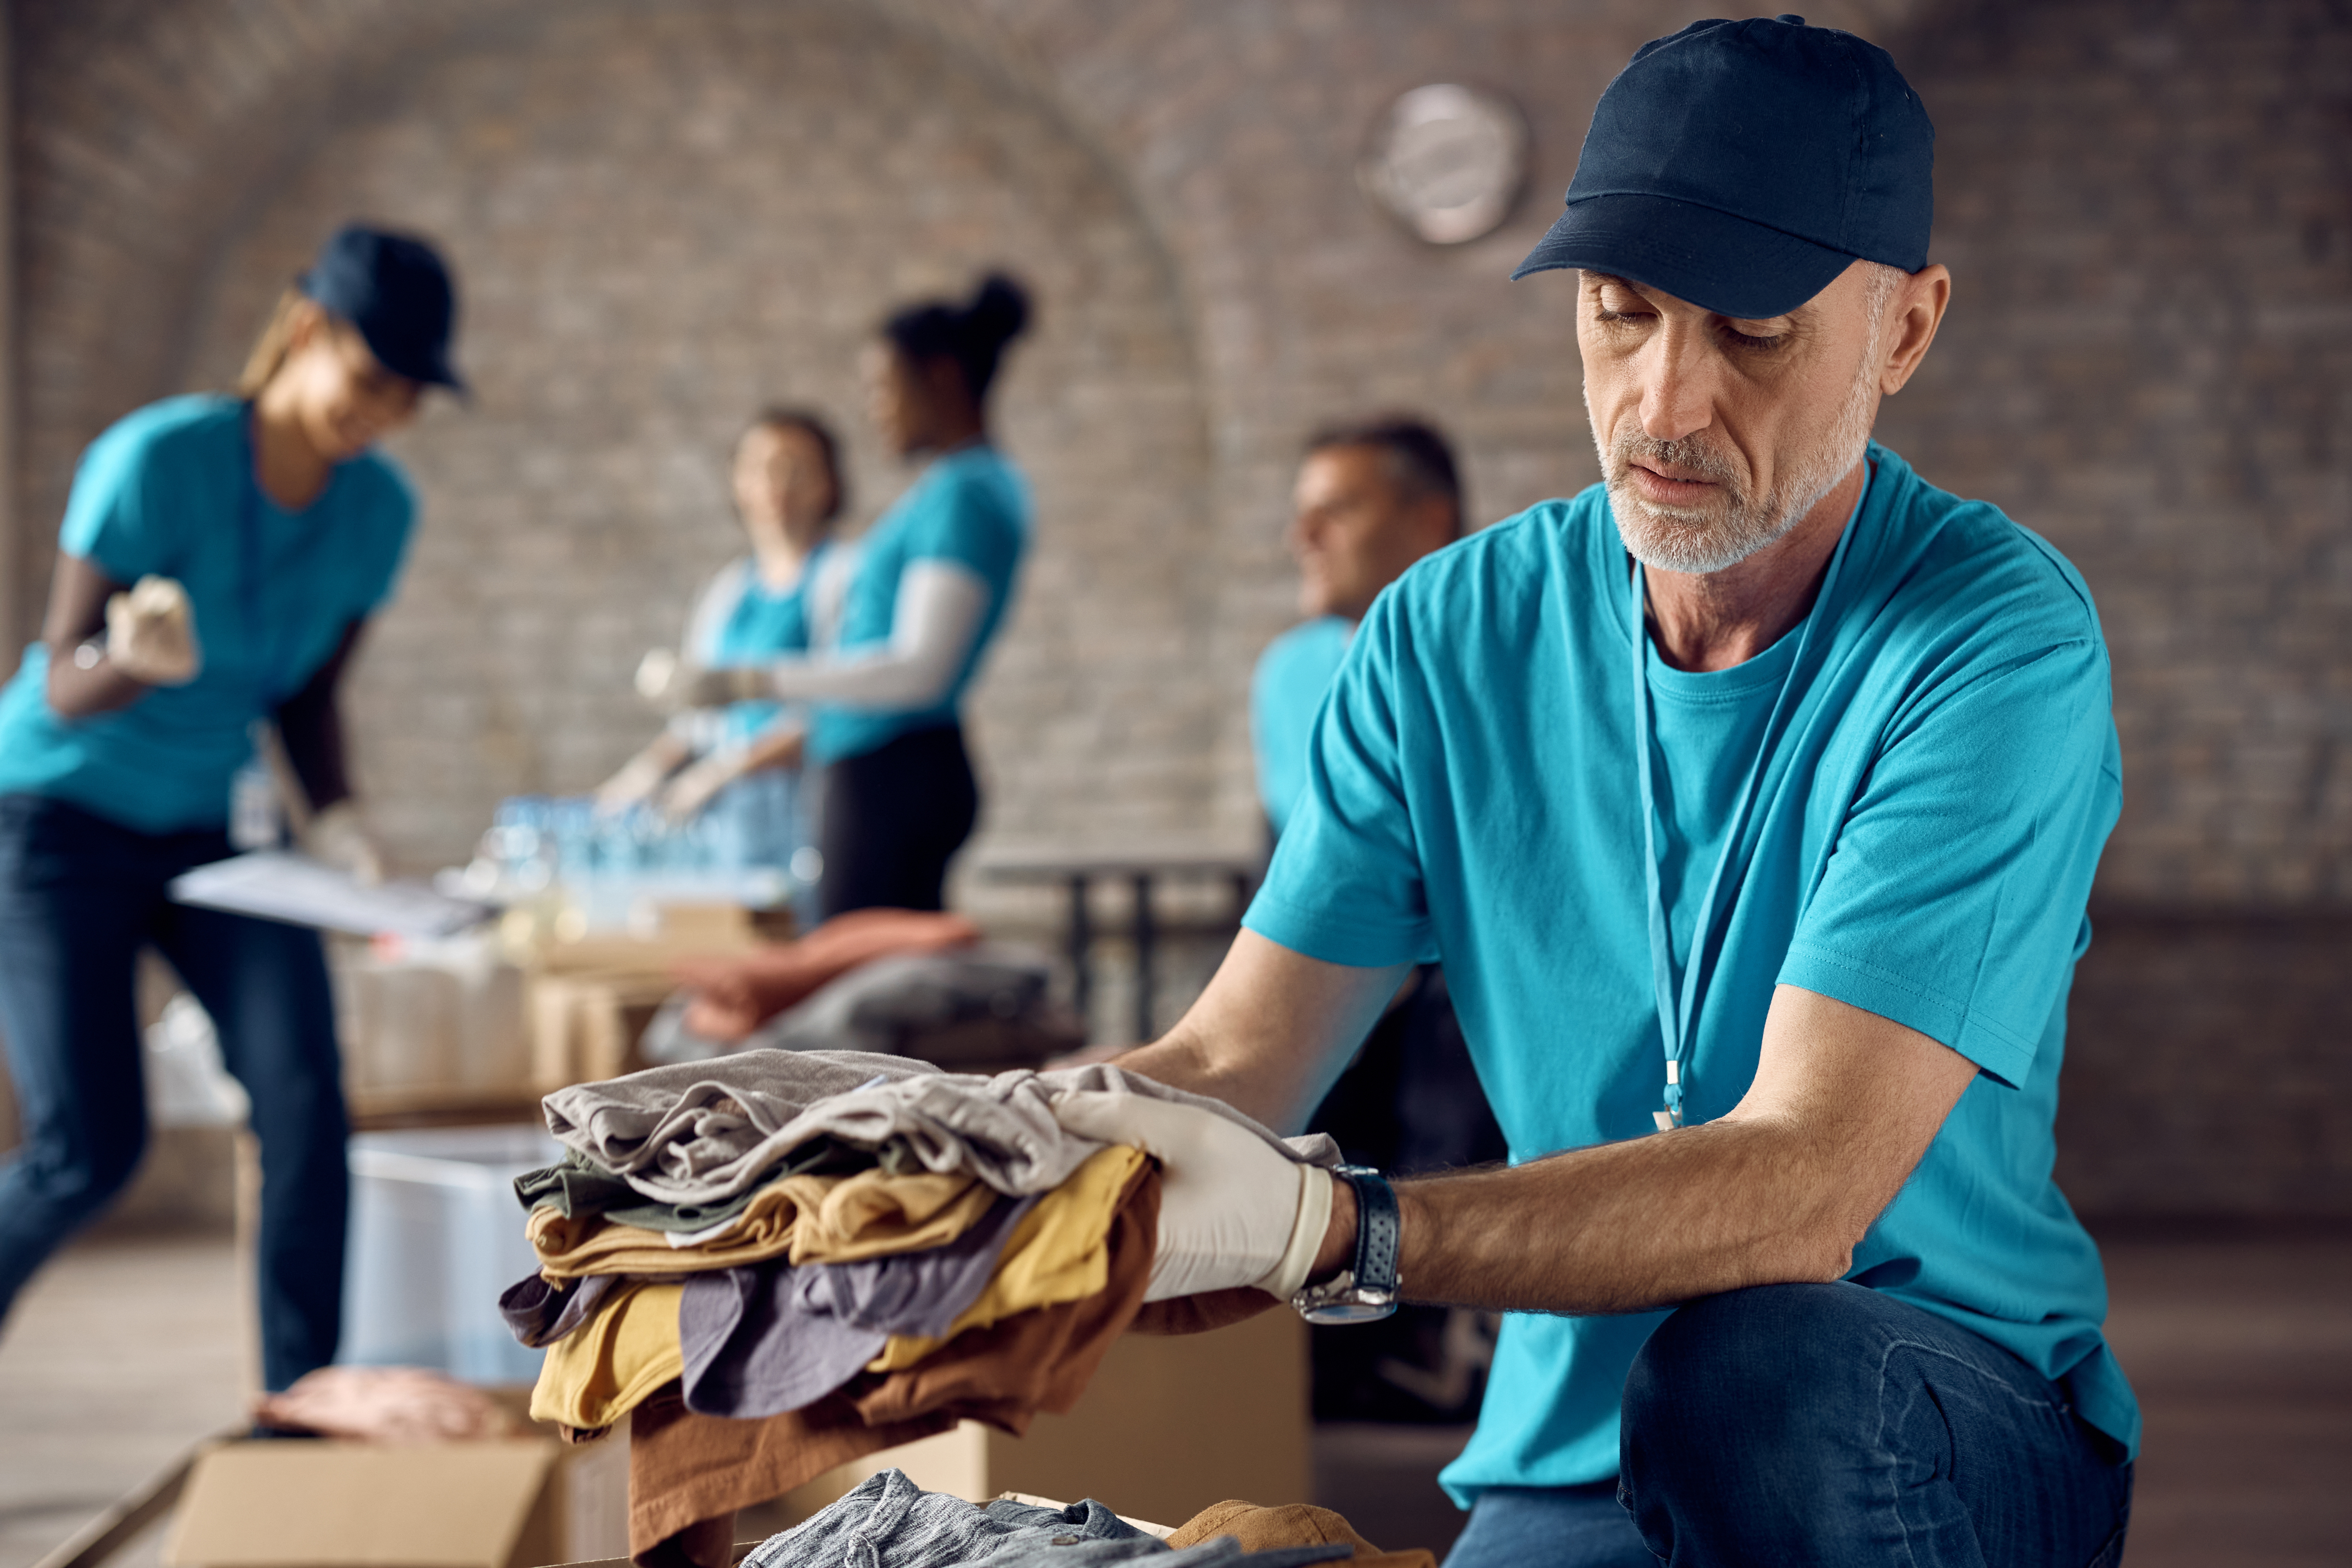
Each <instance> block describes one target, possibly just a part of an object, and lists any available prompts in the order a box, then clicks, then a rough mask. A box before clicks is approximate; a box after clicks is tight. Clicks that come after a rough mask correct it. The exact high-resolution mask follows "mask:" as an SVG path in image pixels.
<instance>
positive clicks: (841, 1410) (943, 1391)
mask: <svg viewBox="0 0 2352 1568" xmlns="http://www.w3.org/2000/svg"><path fill="white" fill-rule="evenodd" d="M1159 1234H1160V1168H1159V1167H1158V1166H1157V1165H1156V1164H1153V1163H1150V1161H1146V1162H1144V1163H1141V1164H1139V1165H1138V1166H1137V1168H1136V1171H1135V1173H1134V1175H1133V1176H1132V1177H1131V1178H1129V1183H1128V1185H1127V1188H1126V1190H1125V1192H1124V1194H1122V1196H1121V1198H1120V1200H1119V1209H1118V1215H1117V1217H1116V1218H1114V1219H1113V1220H1112V1222H1111V1230H1110V1237H1109V1247H1110V1258H1109V1276H1110V1278H1109V1282H1108V1284H1107V1285H1105V1287H1104V1288H1103V1289H1101V1290H1100V1291H1098V1292H1097V1293H1096V1294H1095V1295H1092V1296H1089V1297H1087V1298H1086V1299H1085V1300H1078V1301H1069V1302H1065V1303H1063V1304H1062V1305H1060V1306H1055V1307H1041V1308H1038V1309H1036V1310H1033V1311H1027V1312H1020V1313H1016V1314H1014V1315H1013V1316H1012V1317H1010V1318H1006V1319H1004V1320H1003V1321H1000V1322H997V1323H994V1324H992V1325H991V1326H989V1327H988V1328H985V1329H973V1330H970V1331H966V1332H964V1333H961V1334H958V1335H957V1336H956V1337H955V1338H954V1339H952V1340H950V1341H949V1342H947V1343H946V1344H945V1345H942V1346H941V1347H940V1349H939V1350H938V1351H937V1352H933V1353H932V1355H931V1356H929V1358H928V1359H926V1360H924V1361H922V1362H920V1363H917V1364H916V1365H914V1366H910V1367H908V1368H906V1369H905V1370H904V1371H901V1372H894V1373H888V1374H887V1375H885V1376H879V1377H877V1376H875V1375H873V1374H871V1373H868V1374H864V1375H861V1376H859V1377H857V1378H855V1379H853V1380H852V1381H851V1382H849V1383H848V1384H845V1385H844V1386H843V1387H842V1388H840V1389H837V1390H835V1392H834V1393H832V1394H827V1395H825V1397H824V1398H823V1399H821V1400H818V1401H817V1402H816V1403H815V1404H814V1405H809V1406H808V1407H806V1408H805V1409H802V1410H796V1411H793V1412H791V1413H789V1414H787V1415H776V1416H771V1417H769V1418H768V1419H766V1420H763V1421H730V1420H725V1419H722V1418H720V1417H719V1416H714V1415H696V1414H694V1413H693V1412H691V1411H688V1409H687V1408H686V1404H685V1400H684V1397H683V1396H682V1394H680V1393H679V1389H678V1385H677V1384H669V1385H667V1387H665V1388H663V1389H662V1390H660V1391H659V1392H658V1393H656V1394H654V1395H653V1396H652V1397H650V1398H648V1399H647V1400H646V1402H645V1403H644V1404H642V1405H638V1406H637V1407H636V1409H635V1411H633V1412H632V1413H631V1415H630V1417H629V1550H630V1552H631V1554H632V1555H633V1556H634V1557H635V1560H636V1561H637V1563H640V1564H641V1565H644V1568H724V1565H723V1564H712V1563H702V1560H701V1558H700V1557H699V1556H698V1555H696V1553H697V1552H700V1551H702V1550H703V1549H704V1548H706V1547H707V1546H708V1545H709V1542H719V1541H720V1540H721V1538H722V1537H723V1536H724V1535H725V1533H726V1527H725V1526H724V1523H723V1519H731V1518H732V1517H733V1515H734V1513H735V1511H736V1510H738V1509H743V1508H749V1507H751V1506H752V1505H753V1504H754V1503H761V1502H766V1501H767V1500H770V1499H772V1498H777V1497H781V1496H782V1495H783V1494H784V1493H786V1492H788V1491H790V1490H792V1489H793V1488H794V1487H796V1486H799V1485H800V1484H801V1483H803V1481H808V1480H812V1479H815V1478H816V1477H817V1476H820V1475H822V1474H824V1472H825V1471H826V1470H829V1469H831V1468H833V1467H834V1466H835V1465H841V1464H846V1463H848V1462H849V1461H850V1460H851V1459H856V1458H865V1457H866V1455H868V1454H873V1453H877V1452H879V1451H880V1450H882V1449H884V1448H888V1447H897V1446H898V1444H901V1443H911V1442H913V1441H915V1440H916V1439H917V1438H919V1437H928V1436H932V1435H933V1434H935V1433H939V1432H944V1431H946V1430H948V1429H949V1428H950V1427H951V1426H954V1425H955V1424H956V1423H957V1422H958V1421H961V1420H966V1419H969V1420H973V1421H983V1422H986V1423H987V1424H988V1425H989V1426H994V1427H997V1428H999V1429H1000V1430H1003V1431H1006V1432H1010V1433H1013V1435H1015V1436H1019V1435H1021V1434H1023V1433H1024V1432H1026V1431H1027V1430H1028V1428H1029V1422H1030V1418H1031V1417H1032V1416H1034V1415H1035V1414H1036V1413H1037V1412H1038V1411H1040V1410H1051V1411H1053V1412H1055V1413H1056V1414H1057V1415H1058V1414H1063V1413H1066V1412H1067V1411H1068V1410H1069V1408H1070V1407H1071V1406H1072V1405H1075V1404H1076V1402H1077V1398H1078V1395H1079V1394H1083V1393H1085V1392H1086V1387H1087V1382H1088V1380H1090V1379H1091V1378H1092V1377H1093V1376H1094V1373H1095V1369H1096V1368H1097V1367H1098V1366H1099V1365H1100V1364H1101V1363H1102V1358H1103V1356H1104V1354H1105V1353H1106V1352H1108V1350H1109V1349H1110V1342H1112V1341H1113V1340H1115V1339H1117V1338H1118V1336H1119V1334H1120V1333H1121V1332H1123V1331H1125V1330H1126V1328H1127V1326H1128V1324H1129V1322H1131V1321H1133V1320H1134V1318H1135V1314H1136V1310H1137V1309H1138V1308H1139V1306H1141V1305H1142V1302H1143V1292H1144V1289H1145V1288H1146V1287H1147V1286H1149V1285H1150V1280H1151V1254H1152V1249H1153V1247H1154V1246H1155V1245H1156V1243H1157V1242H1158V1239H1159ZM722 1516H723V1518H722ZM673 1536H683V1539H681V1540H678V1541H675V1542H673V1541H671V1540H670V1538H671V1537H673Z"/></svg>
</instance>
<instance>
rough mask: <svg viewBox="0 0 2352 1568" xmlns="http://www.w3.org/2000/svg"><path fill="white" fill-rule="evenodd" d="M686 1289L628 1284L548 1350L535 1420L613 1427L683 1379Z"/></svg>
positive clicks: (534, 1393) (533, 1401) (533, 1407)
mask: <svg viewBox="0 0 2352 1568" xmlns="http://www.w3.org/2000/svg"><path fill="white" fill-rule="evenodd" d="M685 1294H686V1287H685V1286H683V1285H624V1286H622V1287H620V1289H617V1290H615V1291H614V1293H613V1299H612V1300H611V1301H609V1302H608V1303H606V1305H605V1307H604V1310H602V1311H600V1312H598V1313H597V1314H596V1315H595V1316H594V1317H593V1318H591V1319H589V1320H588V1321H586V1322H584V1323H583V1324H581V1325H580V1326H579V1327H578V1328H576V1329H574V1330H572V1331H571V1332H570V1333H568V1334H566V1335H564V1336H563V1337H562V1339H560V1340H558V1341H556V1342H554V1343H553V1344H551V1345H550V1346H548V1347H547V1359H546V1360H545V1361H543V1362H541V1363H540V1365H539V1384H538V1385H537V1386H536V1387H534V1388H533V1389H532V1390H531V1391H530V1418H531V1419H532V1420H534V1421H552V1422H555V1423H557V1424H559V1425H561V1426H579V1427H594V1426H611V1425H612V1424H613V1423H614V1422H615V1421H618V1420H619V1419H620V1418H621V1417H622V1416H624V1415H627V1414H628V1413H629V1411H630V1410H631V1409H632V1408H634V1407H635V1405H638V1404H639V1403H640V1402H641V1401H643V1400H644V1399H645V1397H646V1395H647V1394H651V1393H653V1391H654V1390H655V1389H656V1388H659V1387H660V1386H661V1385H662V1384H665V1383H667V1382H668V1381H669V1380H670V1379H671V1378H673V1377H678V1376H681V1375H683V1374H684V1373H685V1371H686V1356H685V1353H684V1352H683V1351H681V1350H680V1349H679V1347H678V1339H677V1303H678V1300H679V1298H681V1297H683V1296H684V1295H685Z"/></svg>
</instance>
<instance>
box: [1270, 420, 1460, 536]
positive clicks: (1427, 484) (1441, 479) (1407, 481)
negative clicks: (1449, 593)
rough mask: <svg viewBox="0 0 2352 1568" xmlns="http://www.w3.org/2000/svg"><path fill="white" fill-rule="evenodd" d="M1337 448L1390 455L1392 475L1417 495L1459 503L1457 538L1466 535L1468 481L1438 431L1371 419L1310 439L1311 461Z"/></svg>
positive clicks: (1419, 423)
mask: <svg viewBox="0 0 2352 1568" xmlns="http://www.w3.org/2000/svg"><path fill="white" fill-rule="evenodd" d="M1331 447H1373V448H1375V449H1377V450H1379V451H1381V452H1383V453H1385V454H1387V456H1388V459H1389V469H1390V472H1391V474H1392V475H1393V476H1394V477H1395V479H1396V480H1397V482H1398V483H1399V484H1401V485H1402V486H1404V487H1405V488H1406V489H1409V490H1411V491H1412V492H1413V493H1414V494H1416V495H1424V496H1443V497H1444V498H1445V499H1446V500H1449V501H1451V502H1453V503H1454V537H1455V538H1457V539H1458V538H1460V537H1461V534H1462V510H1463V508H1462V479H1461V474H1460V472H1459V470H1457V469H1456V468H1454V447H1453V444H1452V443H1450V442H1449V441H1447V440H1446V439H1445V437H1444V436H1443V435H1441V434H1439V433H1438V429H1437V426H1434V425H1432V424H1431V423H1430V422H1429V421H1428V420H1426V419H1423V418H1421V417H1420V416H1416V415H1412V414H1378V415H1374V416H1371V417H1370V418H1368V419H1355V420H1349V421H1348V422H1347V423H1344V424H1339V425H1326V426H1323V428H1321V429H1320V430H1318V431H1316V432H1315V434H1314V435H1312V436H1310V437H1307V449H1306V454H1305V455H1306V456H1307V457H1313V456H1314V455H1315V454H1316V453H1318V452H1322V451H1328V449H1330V448H1331Z"/></svg>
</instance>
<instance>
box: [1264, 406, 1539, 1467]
mask: <svg viewBox="0 0 2352 1568" xmlns="http://www.w3.org/2000/svg"><path fill="white" fill-rule="evenodd" d="M1292 506H1293V515H1292V521H1291V525H1290V535H1289V545H1290V552H1291V554H1292V555H1293V556H1294V557H1295V558H1296V559H1297V562H1298V569H1299V583H1298V608H1299V612H1300V613H1301V614H1302V615H1304V616H1307V619H1306V620H1305V621H1303V622H1301V623H1300V624H1299V625H1297V626H1293V627H1292V628H1291V629H1290V630H1288V631H1286V632H1285V633H1283V634H1282V635H1281V636H1280V637H1276V638H1275V640H1274V641H1273V642H1272V643H1270V644H1268V645H1267V647H1266V650H1265V653H1263V654H1262V655H1260V656H1259V658H1258V662H1257V669H1256V672H1255V675H1254V676H1253V677H1252V679H1251V681H1250V741H1251V743H1252V746H1253V747H1254V749H1255V753H1256V760H1257V781H1258V800H1259V803H1260V804H1261V805H1263V806H1264V807H1265V816H1266V821H1267V823H1268V825H1269V826H1270V827H1271V828H1272V830H1273V834H1274V836H1275V837H1279V836H1280V835H1281V833H1282V829H1283V826H1284V825H1285V824H1286V823H1287V822H1288V820H1289V817H1290V808H1291V806H1292V805H1293V804H1295V803H1296V802H1297V799H1298V797H1299V795H1300V794H1301V792H1302V791H1304V789H1305V788H1306V784H1307V753H1308V751H1309V749H1310V747H1311V744H1312V741H1313V737H1314V731H1315V716H1316V714H1317V713H1318V711H1320V710H1321V709H1322V706H1323V697H1324V693H1325V692H1326V690H1328V688H1329V687H1330V684H1331V679H1332V677H1333V676H1335V675H1337V674H1338V673H1339V662H1340V660H1341V659H1342V658H1345V657H1346V655H1347V652H1348V643H1349V638H1351V637H1354V636H1355V633H1356V623H1357V622H1358V621H1359V620H1360V619H1362V618H1363V616H1364V613H1365V612H1366V611H1368V610H1370V608H1371V605H1372V601H1373V600H1374V599H1375V598H1378V597H1379V596H1380V593H1381V589H1383V588H1385V587H1387V586H1388V585H1389V584H1391V583H1393V582H1394V581H1396V579H1397V578H1398V577H1400V576H1402V574H1403V573H1404V570H1405V568H1406V567H1408V566H1410V565H1412V563H1414V562H1416V561H1418V560H1420V559H1421V558H1422V557H1423V556H1424V555H1427V554H1429V553H1430V552H1432V551H1435V550H1442V549H1444V547H1445V546H1446V545H1448V544H1451V543H1453V542H1454V541H1455V540H1457V539H1459V538H1461V537H1462V531H1463V530H1462V517H1463V508H1462V485H1461V479H1460V476H1459V471H1458V470H1457V468H1455V466H1454V449H1453V447H1452V446H1451V444H1450V443H1448V442H1447V440H1446V439H1445V437H1444V436H1443V435H1441V434H1439V433H1438V431H1437V430H1436V428H1435V427H1434V426H1432V425H1430V424H1429V423H1428V422H1427V421H1425V420H1423V419H1419V418H1415V417H1413V416H1410V415H1402V414H1390V415H1383V416H1377V417H1374V418H1370V419H1362V420H1356V421H1352V422H1349V423H1347V424H1341V425H1332V426H1326V427H1325V428H1323V429H1322V430H1320V431H1318V432H1317V433H1316V434H1315V436H1313V437H1311V438H1310V439H1309V440H1308V441H1307V450H1306V455H1305V458H1303V460H1302V461H1301V462H1300V464H1299V468H1298V480H1297V485H1296V487H1295V488H1294V489H1293V491H1292ZM1313 1126H1314V1128H1315V1130H1316V1131H1322V1132H1328V1133H1329V1134H1331V1136H1332V1137H1333V1138H1335V1139H1336V1140H1338V1141H1339V1146H1340V1147H1341V1148H1342V1149H1344V1150H1346V1151H1347V1153H1348V1158H1349V1160H1351V1161H1355V1162H1358V1163H1364V1164H1370V1165H1377V1166H1379V1167H1381V1169H1384V1170H1398V1171H1412V1172H1419V1173H1429V1172H1436V1171H1443V1170H1450V1169H1458V1168H1460V1167H1462V1166H1465V1165H1475V1164H1484V1163H1489V1162H1492V1161H1498V1160H1500V1159H1502V1158H1503V1153H1504V1148H1503V1135H1502V1131H1501V1130H1500V1129H1499V1128H1497V1127H1496V1124H1495V1117H1494V1113H1493V1112H1492V1111H1491V1110H1488V1109H1487V1106H1486V1093H1485V1091H1484V1090H1482V1089H1480V1088H1479V1086H1478V1077H1477V1073H1476V1071H1475V1069H1474V1068H1472V1067H1471V1065H1470V1051H1469V1047H1468V1046H1467V1045H1465V1043H1464V1041H1463V1038H1462V1028H1461V1026H1460V1025H1459V1024H1458V1023H1456V1022H1455V1021H1454V1005H1453V1002H1452V1001H1451V999H1450V998H1449V997H1448V996H1447V995H1446V991H1445V974H1444V971H1443V970H1441V969H1439V968H1438V966H1437V965H1435V964H1433V963H1430V964H1423V965H1422V966H1421V967H1419V968H1417V969H1416V970H1414V971H1413V973H1412V977H1411V978H1410V979H1408V980H1407V981H1406V982H1405V984H1404V986H1403V987H1402V989H1401V990H1400V991H1399V992H1398V993H1397V995H1396V998H1395V1000H1394V1001H1393V1002H1392V1003H1391V1005H1390V1007H1389V1010H1388V1012H1387V1014H1386V1016H1384V1017H1382V1018H1381V1022H1380V1024H1379V1026H1377V1027H1376V1028H1374V1029H1373V1031H1372V1032H1371V1034H1370V1036H1369V1037H1367V1038H1366V1039H1365V1041H1364V1047H1363V1049H1362V1050H1361V1051H1360V1052H1359V1053H1358V1054H1357V1057H1356V1059H1355V1061H1354V1062H1353V1064H1351V1065H1350V1066H1349V1068H1348V1070H1347V1071H1346V1072H1345V1073H1343V1074H1342V1075H1341V1076H1340V1078H1339V1082H1338V1083H1337V1084H1335V1085H1333V1086H1332V1089H1331V1092H1330V1094H1329V1096H1328V1097H1327V1098H1326V1099H1325V1100H1324V1101H1323V1105H1322V1108H1321V1109H1320V1110H1318V1111H1317V1112H1316V1115H1315V1118H1314V1121H1313ZM1314 1351H1315V1414H1316V1415H1317V1416H1318V1417H1319V1418H1321V1419H1324V1420H1358V1421H1366V1420H1369V1421H1418V1422H1448V1421H1463V1422H1466V1421H1469V1420H1471V1419H1473V1418H1474V1417H1475V1415H1477V1410H1478V1399H1479V1396H1480V1394H1482V1393H1483V1392H1484V1387H1485V1374H1486V1363H1487V1362H1488V1361H1489V1360H1490V1359H1491V1358H1492V1355H1493V1351H1494V1319H1493V1317H1492V1315H1491V1314H1488V1313H1484V1312H1475V1311H1472V1310H1467V1309H1464V1308H1458V1307H1455V1308H1448V1307H1408V1308H1406V1309H1404V1310H1402V1311H1400V1312H1399V1313H1398V1314H1397V1315H1396V1316H1395V1317H1394V1318H1391V1319H1390V1320H1388V1321H1385V1322H1382V1323H1378V1324H1374V1325H1371V1326H1370V1328H1368V1329H1367V1330H1365V1331H1360V1332H1358V1333H1354V1334H1318V1335H1316V1336H1315V1338H1314Z"/></svg>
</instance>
